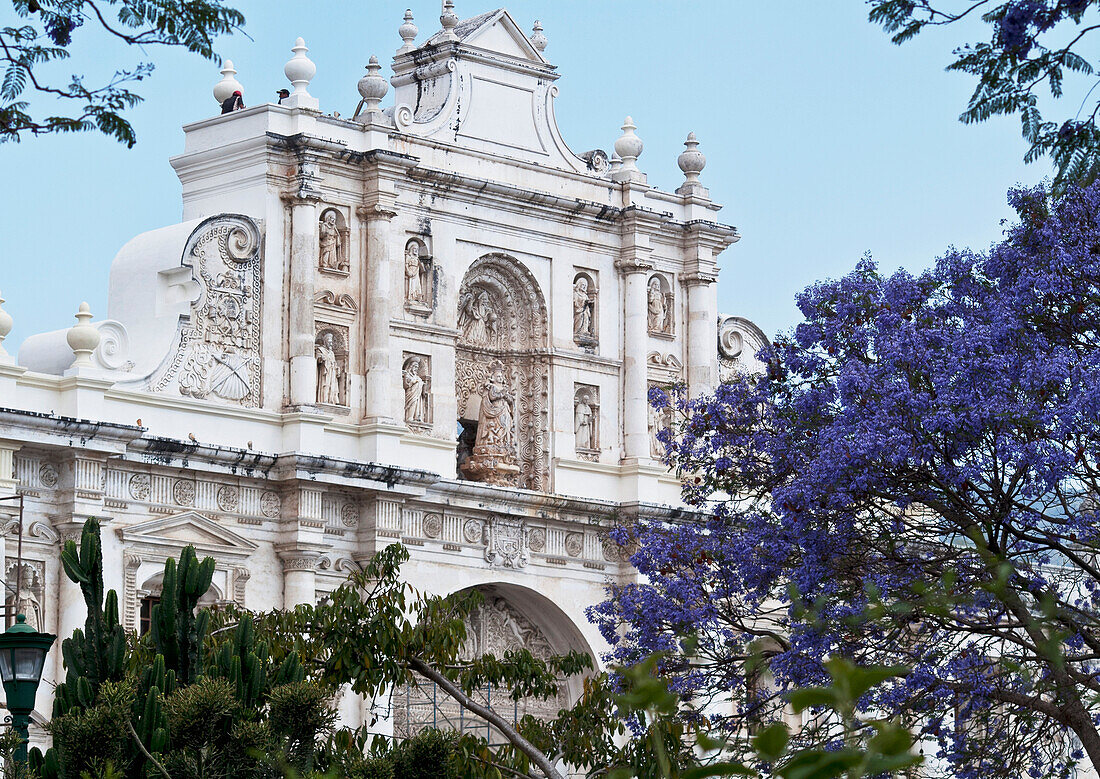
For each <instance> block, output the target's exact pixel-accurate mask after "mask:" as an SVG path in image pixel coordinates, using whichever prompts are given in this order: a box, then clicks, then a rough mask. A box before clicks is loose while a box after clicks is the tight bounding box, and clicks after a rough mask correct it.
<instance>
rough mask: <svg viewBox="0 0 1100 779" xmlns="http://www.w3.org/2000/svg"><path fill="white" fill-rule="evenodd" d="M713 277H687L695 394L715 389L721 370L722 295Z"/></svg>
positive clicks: (689, 365)
mask: <svg viewBox="0 0 1100 779" xmlns="http://www.w3.org/2000/svg"><path fill="white" fill-rule="evenodd" d="M715 280H716V279H715V278H714V277H713V276H709V275H704V274H697V275H694V276H689V277H686V278H685V279H684V284H685V286H686V287H687V377H686V378H687V383H688V392H689V394H690V395H691V397H698V396H700V395H705V394H707V393H708V392H712V391H713V390H714V388H715V386H717V376H716V373H717V370H718V340H717V339H718V335H717V332H718V330H717V327H718V295H717V289H716V285H715V283H714V282H715Z"/></svg>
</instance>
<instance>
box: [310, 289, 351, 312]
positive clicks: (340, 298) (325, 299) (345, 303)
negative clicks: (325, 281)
mask: <svg viewBox="0 0 1100 779" xmlns="http://www.w3.org/2000/svg"><path fill="white" fill-rule="evenodd" d="M313 302H314V303H316V304H317V305H318V306H322V307H324V308H330V309H333V310H335V311H339V312H343V313H345V314H354V313H356V312H358V311H359V307H358V306H357V305H355V298H353V297H352V296H351V295H348V294H346V293H340V294H336V293H335V292H333V291H332V290H331V289H323V290H321V291H320V292H318V293H317V294H316V295H314V296H313Z"/></svg>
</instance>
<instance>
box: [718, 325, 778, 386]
mask: <svg viewBox="0 0 1100 779" xmlns="http://www.w3.org/2000/svg"><path fill="white" fill-rule="evenodd" d="M767 345H768V339H767V337H766V336H765V335H764V333H763V332H761V330H760V328H758V327H757V326H756V325H754V324H753V323H752V322H750V321H749V320H747V319H744V318H743V317H739V316H727V317H720V318H719V320H718V373H719V378H720V379H721V380H722V381H731V380H732V379H734V378H735V377H737V376H743V375H746V374H752V373H758V372H760V371H763V369H764V364H763V363H762V362H760V360H758V359H757V358H756V354H757V352H759V351H760V350H761V349H763V348H764V347H765V346H767Z"/></svg>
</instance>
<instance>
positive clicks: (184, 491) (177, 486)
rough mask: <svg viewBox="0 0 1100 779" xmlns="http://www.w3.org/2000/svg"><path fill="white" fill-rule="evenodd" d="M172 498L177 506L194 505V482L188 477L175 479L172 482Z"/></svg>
mask: <svg viewBox="0 0 1100 779" xmlns="http://www.w3.org/2000/svg"><path fill="white" fill-rule="evenodd" d="M172 500H174V501H175V503H176V505H177V506H194V505H195V482H193V481H191V480H190V479H176V480H175V481H174V482H172Z"/></svg>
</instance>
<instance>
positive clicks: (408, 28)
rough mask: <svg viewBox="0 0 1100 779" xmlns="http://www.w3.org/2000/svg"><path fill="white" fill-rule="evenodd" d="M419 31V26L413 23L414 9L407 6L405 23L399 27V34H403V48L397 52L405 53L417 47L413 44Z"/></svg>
mask: <svg viewBox="0 0 1100 779" xmlns="http://www.w3.org/2000/svg"><path fill="white" fill-rule="evenodd" d="M419 32H420V30H419V28H417V26H416V25H415V24H413V12H412V9H411V8H406V9H405V23H404V24H402V25H401V26H400V27H398V28H397V34H398V35H400V36H401V48H400V49H398V50H397V53H398V54H404V53H405V52H407V51H412V50H413V49H415V48H416V47H415V46H413V41H415V40H416V36H417V34H418V33H419Z"/></svg>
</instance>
